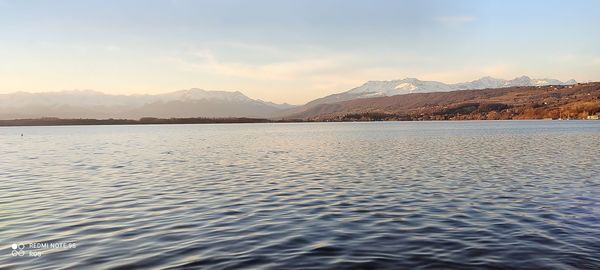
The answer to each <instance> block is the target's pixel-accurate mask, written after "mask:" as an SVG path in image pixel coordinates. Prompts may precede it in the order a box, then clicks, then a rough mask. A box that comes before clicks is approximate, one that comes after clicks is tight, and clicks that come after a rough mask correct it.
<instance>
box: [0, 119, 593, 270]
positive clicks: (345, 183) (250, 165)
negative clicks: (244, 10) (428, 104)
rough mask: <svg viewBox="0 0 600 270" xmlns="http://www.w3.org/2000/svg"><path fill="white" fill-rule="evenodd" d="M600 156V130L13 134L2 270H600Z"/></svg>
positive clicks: (5, 157)
mask: <svg viewBox="0 0 600 270" xmlns="http://www.w3.org/2000/svg"><path fill="white" fill-rule="evenodd" d="M21 133H23V136H22V137H21ZM599 153H600V121H494V122H386V123H307V124H225V125H159V126H69V127H5V128H0V192H1V193H0V194H1V196H0V245H1V248H0V268H1V269H147V268H152V269H165V268H166V269H171V268H172V269H199V268H200V269H202V268H207V269H239V268H252V269H290V268H301V269H310V268H313V269H326V268H335V269H348V268H352V269H354V268H359V269H360V268H363V269H381V268H395V269H397V268H411V269H436V268H442V269H449V268H450V269H452V268H458V269H469V268H473V269H487V268H492V269H501V268H510V269H599V268H600V255H599V254H600V155H599ZM13 243H14V244H16V245H15V246H13ZM13 248H16V249H13Z"/></svg>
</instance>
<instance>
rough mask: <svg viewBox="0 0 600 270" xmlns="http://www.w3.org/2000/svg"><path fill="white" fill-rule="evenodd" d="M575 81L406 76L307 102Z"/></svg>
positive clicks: (561, 83)
mask: <svg viewBox="0 0 600 270" xmlns="http://www.w3.org/2000/svg"><path fill="white" fill-rule="evenodd" d="M576 83H577V82H576V81H575V80H569V81H566V82H562V81H560V80H556V79H532V78H530V77H528V76H521V77H517V78H514V79H512V80H505V79H498V78H493V77H490V76H486V77H483V78H480V79H478V80H474V81H470V82H462V83H454V84H447V83H443V82H438V81H422V80H419V79H416V78H406V79H402V80H392V81H368V82H366V83H364V84H363V85H361V86H359V87H355V88H352V89H350V90H348V91H346V92H343V93H339V94H333V95H329V96H326V97H323V98H320V99H316V100H313V101H311V102H309V103H307V105H311V104H312V105H316V104H325V103H336V102H341V101H346V100H352V99H357V98H371V97H384V96H395V95H404V94H412V93H430V92H448V91H455V90H474V89H487V88H503V87H518V86H546V85H571V84H576Z"/></svg>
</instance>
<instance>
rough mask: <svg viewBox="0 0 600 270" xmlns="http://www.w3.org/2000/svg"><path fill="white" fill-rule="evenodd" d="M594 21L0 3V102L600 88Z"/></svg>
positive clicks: (575, 10)
mask: <svg viewBox="0 0 600 270" xmlns="http://www.w3.org/2000/svg"><path fill="white" fill-rule="evenodd" d="M598 14H600V1H593V0H590V1H567V0H564V1H548V0H545V1H541V0H540V1H524V0H519V1H507V0H502V1H500V0H498V1H491V0H490V1H485V0H475V1H423V0H420V1H398V0H390V1H373V0H368V1H367V0H364V1H348V0H313V1H311V0H293V1H292V0H289V1H285V0H273V1H260V0H246V1H241V0H239V1H230V0H215V1H200V0H198V1H183V0H172V1H166V0H165V1H148V0H140V1H127V0H118V1H117V0H113V1H107V0H104V1H85V0H77V1H61V0H56V1H42V0H40V1H27V0H12V1H9V0H0V93H8V92H15V91H35V92H39V91H59V90H71V89H94V90H99V91H103V92H107V93H122V94H131V93H162V92H170V91H174V90H180V89H189V88H202V89H206V90H227V91H234V90H239V91H242V92H243V93H245V94H246V95H248V96H250V97H252V98H260V99H265V100H272V101H275V102H290V103H303V102H306V101H308V100H311V99H314V98H317V97H321V96H324V95H326V94H331V93H336V92H341V91H345V90H348V89H350V88H352V87H354V86H358V85H360V84H362V83H363V82H365V81H368V80H392V79H402V78H405V77H417V78H420V79H427V80H439V81H445V82H459V81H466V80H473V79H477V78H479V77H481V76H485V75H491V76H495V77H501V78H513V77H516V76H520V75H524V74H525V75H529V76H532V77H536V78H537V77H551V78H556V79H561V80H567V79H571V78H574V79H576V80H579V81H587V80H600V16H599V15H598Z"/></svg>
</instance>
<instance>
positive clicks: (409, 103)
mask: <svg viewBox="0 0 600 270" xmlns="http://www.w3.org/2000/svg"><path fill="white" fill-rule="evenodd" d="M597 113H600V82H594V83H583V84H576V85H572V86H531V87H510V88H499V89H483V90H460V91H452V92H436V93H415V94H407V95H398V96H390V97H377V98H366V99H355V100H350V101H343V102H339V103H333V104H320V105H317V106H313V107H311V108H308V109H307V110H305V111H301V112H295V113H294V114H290V115H287V116H286V118H288V119H293V118H297V119H305V120H316V121H353V120H447V119H456V120H458V119H482V120H483V119H544V118H554V119H556V118H575V119H582V118H586V117H587V116H588V115H595V114H597Z"/></svg>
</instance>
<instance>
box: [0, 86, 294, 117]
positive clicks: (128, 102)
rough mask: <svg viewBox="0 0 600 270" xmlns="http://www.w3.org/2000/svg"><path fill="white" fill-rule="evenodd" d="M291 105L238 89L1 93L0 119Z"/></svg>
mask: <svg viewBox="0 0 600 270" xmlns="http://www.w3.org/2000/svg"><path fill="white" fill-rule="evenodd" d="M291 107H293V106H292V105H289V104H276V103H272V102H266V101H262V100H258V99H251V98H249V97H247V96H246V95H244V94H242V93H241V92H239V91H236V92H226V91H206V90H202V89H196V88H193V89H189V90H181V91H175V92H171V93H165V94H157V95H111V94H105V93H102V92H98V91H92V90H71V91H61V92H45V93H27V92H16V93H12V94H0V119H15V118H39V117H60V118H131V119H136V118H140V117H160V118H169V117H269V116H270V115H271V114H272V113H275V112H277V111H278V110H282V109H288V108H291Z"/></svg>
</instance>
